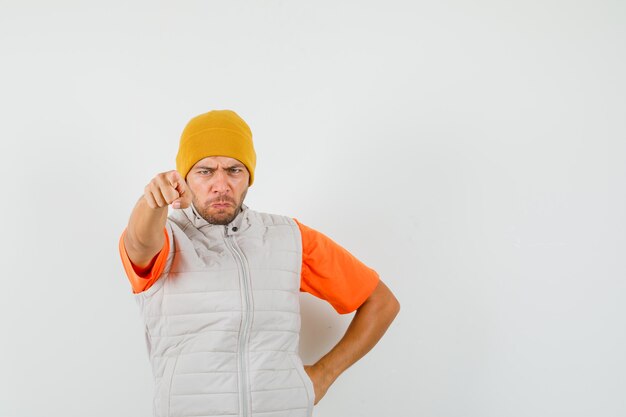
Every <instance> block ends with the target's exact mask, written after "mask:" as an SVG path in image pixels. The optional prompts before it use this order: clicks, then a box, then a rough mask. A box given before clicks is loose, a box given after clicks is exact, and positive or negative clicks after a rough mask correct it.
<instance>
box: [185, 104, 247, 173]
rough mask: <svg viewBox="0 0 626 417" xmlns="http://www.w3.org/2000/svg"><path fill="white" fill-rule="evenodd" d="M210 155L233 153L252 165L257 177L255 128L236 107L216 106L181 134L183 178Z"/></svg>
mask: <svg viewBox="0 0 626 417" xmlns="http://www.w3.org/2000/svg"><path fill="white" fill-rule="evenodd" d="M207 156H229V157H231V158H235V159H237V160H239V161H240V162H241V163H242V164H244V165H245V166H246V168H248V172H249V173H250V181H249V183H248V185H252V182H253V181H254V168H255V166H256V153H255V152H254V145H253V144H252V132H251V131H250V127H248V125H247V124H246V122H244V120H243V119H242V118H241V117H239V115H237V113H235V112H234V111H232V110H212V111H210V112H208V113H204V114H201V115H199V116H196V117H194V118H193V119H191V120H190V121H189V123H187V126H185V129H184V130H183V134H182V135H181V137H180V144H179V146H178V155H177V156H176V170H177V171H178V172H180V174H181V175H182V176H183V178H187V174H188V173H189V171H190V170H191V168H192V167H193V166H194V165H195V164H196V162H198V161H199V160H201V159H203V158H206V157H207Z"/></svg>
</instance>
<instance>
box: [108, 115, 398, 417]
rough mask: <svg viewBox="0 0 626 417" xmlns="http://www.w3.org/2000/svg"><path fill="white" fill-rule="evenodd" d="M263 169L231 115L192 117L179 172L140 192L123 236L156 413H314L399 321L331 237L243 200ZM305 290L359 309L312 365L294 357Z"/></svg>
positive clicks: (376, 283)
mask: <svg viewBox="0 0 626 417" xmlns="http://www.w3.org/2000/svg"><path fill="white" fill-rule="evenodd" d="M255 165H256V154H255V151H254V147H253V143H252V133H251V132H250V128H249V127H248V125H247V124H246V123H245V122H244V121H243V120H242V119H241V118H240V117H239V116H238V115H237V114H236V113H235V112H233V111H230V110H214V111H210V112H208V113H205V114H202V115H200V116H197V117H195V118H193V119H192V120H191V121H190V122H189V123H188V124H187V126H186V128H185V129H184V131H183V134H182V137H181V140H180V146H179V150H178V155H177V157H176V170H175V171H168V172H162V173H160V174H157V175H156V176H155V177H154V178H153V179H152V180H151V181H150V183H149V184H148V185H147V186H146V187H145V189H144V194H143V196H142V197H141V198H140V199H139V201H138V202H137V204H136V206H135V208H134V209H133V211H132V214H131V216H130V220H129V222H128V226H127V228H126V229H125V230H124V232H123V233H122V236H121V238H120V242H119V250H120V255H121V257H122V263H123V265H124V269H125V271H126V274H127V275H128V278H129V280H130V282H131V285H132V288H133V292H134V293H135V294H136V297H137V301H138V304H139V306H140V309H141V313H142V316H143V319H144V322H145V326H146V341H147V345H148V351H149V356H150V361H151V363H152V370H153V374H154V380H155V395H154V415H155V416H159V417H161V416H167V417H182V416H225V415H236V416H240V417H249V416H250V417H252V416H259V417H260V416H264V417H287V416H291V417H296V416H298V417H300V416H302V417H309V416H311V415H312V412H313V405H314V404H317V403H318V401H320V399H322V397H324V395H325V394H326V391H327V390H328V388H329V387H330V385H331V384H332V383H333V382H334V381H335V380H336V379H337V377H338V376H339V375H340V374H341V373H342V372H343V371H345V370H346V369H347V368H348V367H350V366H351V365H352V364H353V363H355V362H356V361H357V360H359V359H360V358H361V357H362V356H363V355H365V354H366V353H367V352H368V351H369V350H370V349H371V348H372V347H373V346H374V345H375V344H376V343H377V342H378V340H379V339H380V338H381V337H382V335H383V334H384V333H385V331H386V330H387V328H388V327H389V325H390V324H391V322H392V321H393V319H394V318H395V316H396V314H397V313H398V311H399V303H398V301H397V300H396V298H395V297H394V296H393V294H392V293H391V291H390V290H389V289H388V288H387V286H385V284H384V283H383V282H382V281H381V280H380V278H379V277H378V274H377V273H376V272H375V271H373V270H372V269H370V268H368V267H367V266H365V265H364V264H363V263H361V262H360V261H359V260H357V259H356V258H355V257H354V256H352V255H351V254H350V253H349V252H348V251H346V250H345V249H343V248H342V247H340V246H339V245H337V244H336V243H335V242H333V241H332V240H331V239H329V238H328V237H326V236H324V235H323V234H321V233H319V232H317V231H315V230H313V229H311V228H309V227H307V226H305V225H303V224H302V223H300V222H298V221H297V220H296V219H293V218H290V217H286V216H279V215H274V214H267V213H260V212H256V211H253V210H251V209H249V208H248V207H247V206H246V205H244V204H243V202H244V199H245V196H246V193H247V191H248V187H249V186H250V185H252V183H253V181H254V169H255ZM170 205H171V206H172V209H173V210H171V211H170V212H169V217H168V207H169V206H170ZM299 291H306V292H309V293H311V294H313V295H315V296H317V297H319V298H322V299H324V300H327V301H328V302H329V303H330V304H331V305H332V306H333V307H334V308H335V310H337V312H339V313H341V314H345V313H350V312H353V311H355V310H356V314H355V315H354V318H353V319H352V322H351V323H350V326H349V327H348V329H347V331H346V333H345V335H344V336H343V338H342V339H341V340H340V341H339V343H338V344H337V345H336V346H335V347H334V348H333V349H332V350H331V351H330V352H328V353H327V354H326V355H324V356H323V357H322V358H321V359H320V360H319V361H317V362H316V363H315V364H313V365H310V366H304V365H303V364H302V361H301V359H300V356H299V355H298V341H299V331H300V312H299Z"/></svg>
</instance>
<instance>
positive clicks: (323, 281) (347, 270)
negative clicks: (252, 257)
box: [294, 219, 380, 314]
mask: <svg viewBox="0 0 626 417" xmlns="http://www.w3.org/2000/svg"><path fill="white" fill-rule="evenodd" d="M294 220H295V222H296V223H297V225H298V227H299V228H300V234H301V235H302V274H301V281H300V290H301V291H304V292H308V293H310V294H312V295H314V296H316V297H318V298H321V299H322V300H326V301H328V302H329V303H330V304H331V305H332V306H333V308H334V309H335V310H336V311H337V312H338V313H340V314H346V313H351V312H353V311H354V310H356V309H357V308H359V307H360V306H361V304H363V302H365V300H366V299H367V298H368V297H369V296H370V294H372V292H373V291H374V289H375V288H376V286H377V285H378V282H379V280H380V278H379V276H378V273H376V271H374V270H373V269H371V268H369V267H368V266H366V265H365V264H363V263H362V262H361V261H359V260H358V259H357V258H356V257H355V256H354V255H352V254H351V253H350V252H348V251H347V250H346V249H344V248H343V247H341V246H339V245H338V244H337V243H335V242H334V241H333V240H332V239H330V238H329V237H328V236H325V235H324V234H322V233H320V232H318V231H316V230H314V229H311V228H310V227H308V226H305V225H303V224H302V223H300V222H299V221H298V220H297V219H294Z"/></svg>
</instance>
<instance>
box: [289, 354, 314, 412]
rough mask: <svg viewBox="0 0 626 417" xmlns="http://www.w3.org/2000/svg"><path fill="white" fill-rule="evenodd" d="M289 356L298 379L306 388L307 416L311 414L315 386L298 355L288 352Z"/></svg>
mask: <svg viewBox="0 0 626 417" xmlns="http://www.w3.org/2000/svg"><path fill="white" fill-rule="evenodd" d="M289 357H290V358H291V362H292V363H293V366H294V367H295V369H296V371H297V372H298V375H299V376H300V380H301V381H302V384H303V385H304V389H305V390H306V395H307V416H311V415H313V405H314V403H315V388H314V387H313V381H311V378H309V375H308V374H307V373H306V371H305V370H304V365H303V364H302V360H301V359H300V356H298V355H296V354H295V353H290V354H289Z"/></svg>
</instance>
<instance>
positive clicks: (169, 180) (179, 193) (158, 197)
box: [143, 170, 192, 209]
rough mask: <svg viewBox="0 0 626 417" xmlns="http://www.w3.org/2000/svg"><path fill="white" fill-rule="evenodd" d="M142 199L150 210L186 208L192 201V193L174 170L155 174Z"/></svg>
mask: <svg viewBox="0 0 626 417" xmlns="http://www.w3.org/2000/svg"><path fill="white" fill-rule="evenodd" d="M143 196H144V198H145V199H146V202H147V203H148V206H150V208H152V209H156V208H159V207H167V206H168V205H169V204H171V205H172V207H173V208H175V209H180V208H187V207H189V205H190V204H191V201H192V191H191V189H190V188H189V186H188V185H187V183H186V182H185V179H184V178H183V176H182V175H180V173H179V172H178V171H176V170H173V171H167V172H161V173H160V174H157V175H156V176H155V177H154V178H152V180H150V183H149V184H148V185H146V187H145V188H144V194H143Z"/></svg>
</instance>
